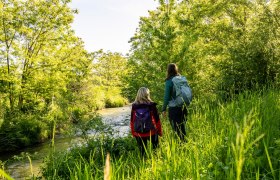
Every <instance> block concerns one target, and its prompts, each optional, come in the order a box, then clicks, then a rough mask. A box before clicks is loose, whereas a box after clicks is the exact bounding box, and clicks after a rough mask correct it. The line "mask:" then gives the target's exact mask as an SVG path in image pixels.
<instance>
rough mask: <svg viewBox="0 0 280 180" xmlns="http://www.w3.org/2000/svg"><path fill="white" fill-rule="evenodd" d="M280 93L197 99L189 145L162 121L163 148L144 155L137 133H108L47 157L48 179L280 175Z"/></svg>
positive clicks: (190, 118) (191, 112)
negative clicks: (118, 135)
mask: <svg viewBox="0 0 280 180" xmlns="http://www.w3.org/2000/svg"><path fill="white" fill-rule="evenodd" d="M279 119H280V92H279V90H269V91H261V92H255V93H244V94H242V95H239V96H238V97H236V98H235V100H233V101H232V102H229V103H218V102H214V103H205V102H203V101H200V100H196V101H194V102H193V104H192V106H191V107H190V108H189V115H188V122H187V130H188V134H187V139H188V142H187V143H181V142H180V141H179V140H178V138H177V137H176V136H175V135H174V134H173V132H172V131H171V128H170V125H169V122H168V120H167V119H162V123H163V132H164V135H163V137H162V138H161V139H160V140H161V142H160V145H161V146H160V148H159V149H157V151H156V152H154V153H148V155H147V157H145V158H141V157H140V156H139V152H138V149H137V146H136V144H135V141H134V139H133V138H131V137H126V138H121V139H115V140H113V139H112V138H110V136H108V137H106V136H104V137H103V138H102V141H90V142H89V143H88V144H87V145H86V146H82V147H74V148H72V150H71V151H69V152H67V153H65V152H64V153H62V154H52V156H50V157H51V158H48V160H47V161H46V164H45V167H44V169H43V176H44V177H45V178H46V179H53V178H55V179H103V175H104V174H103V168H104V164H105V158H106V154H107V152H109V153H110V155H111V161H110V162H111V165H110V172H111V174H110V176H111V179H279V177H280V131H279V128H280V121H279ZM148 151H149V150H148Z"/></svg>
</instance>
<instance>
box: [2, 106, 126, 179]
mask: <svg viewBox="0 0 280 180" xmlns="http://www.w3.org/2000/svg"><path fill="white" fill-rule="evenodd" d="M130 110H131V109H130V106H129V105H128V106H124V107H118V108H107V109H103V110H99V111H98V114H100V115H101V117H102V121H103V123H104V124H105V125H108V126H111V127H112V129H113V132H114V135H115V136H116V137H119V136H125V135H126V134H127V133H128V132H129V118H130ZM78 142H80V139H79V138H69V137H68V138H65V137H63V136H61V135H60V136H57V137H56V138H55V149H56V151H65V150H67V149H68V148H69V147H70V146H71V145H73V144H76V143H78ZM50 143H51V142H50V141H47V142H44V143H42V144H38V145H36V146H32V147H28V148H25V149H23V150H20V151H15V152H12V153H5V154H1V156H0V159H1V160H2V161H7V160H8V159H10V160H9V161H10V162H11V163H9V162H8V166H7V169H5V171H6V172H7V173H8V174H10V175H11V177H13V178H14V179H17V180H24V179H25V178H27V177H30V175H32V174H33V175H34V176H38V175H40V165H41V164H42V161H43V159H44V157H46V156H47V155H48V153H49V151H50ZM27 156H29V157H30V158H31V163H32V167H31V166H30V162H29V160H28V157H27ZM12 157H14V158H12ZM31 171H32V172H31Z"/></svg>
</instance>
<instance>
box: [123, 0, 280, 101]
mask: <svg viewBox="0 0 280 180" xmlns="http://www.w3.org/2000/svg"><path fill="white" fill-rule="evenodd" d="M160 2H161V3H160V6H159V7H158V8H157V9H156V10H154V11H150V13H149V16H148V17H143V18H141V20H140V23H139V28H138V30H137V31H136V33H135V35H134V36H133V37H132V38H131V45H132V50H131V54H130V57H129V66H130V68H131V70H130V71H129V72H130V73H129V74H128V77H127V81H128V83H129V85H128V86H127V89H126V91H127V92H128V94H129V98H130V99H131V98H133V96H134V95H135V93H136V92H137V89H138V88H139V87H140V86H147V87H148V88H150V89H151V91H152V92H153V93H152V94H154V97H155V100H156V101H162V96H163V90H162V89H163V88H162V87H163V83H164V79H165V76H166V75H165V72H166V67H167V64H169V63H171V62H172V63H176V64H177V65H178V66H179V69H180V71H181V74H183V75H186V76H187V78H188V80H189V81H190V85H191V86H192V87H193V90H194V95H195V96H197V97H201V98H206V99H209V100H215V99H217V98H218V99H219V98H223V99H227V98H229V97H230V96H232V95H233V94H238V93H240V92H242V91H244V90H253V89H254V88H255V86H256V85H257V86H259V87H262V86H265V85H266V83H267V82H269V83H274V84H276V85H279V73H278V72H279V71H280V66H279V61H280V56H279V52H280V51H279V49H278V48H277V47H279V42H280V41H279V35H280V34H279V17H280V14H279V12H280V11H279V8H280V6H279V3H277V1H269V2H267V1H246V0H245V1H215V2H214V1H210V0H205V1H198V0H195V1H177V2H176V1H168V2H163V1H160Z"/></svg>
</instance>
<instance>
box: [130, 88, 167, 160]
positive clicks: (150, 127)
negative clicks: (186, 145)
mask: <svg viewBox="0 0 280 180" xmlns="http://www.w3.org/2000/svg"><path fill="white" fill-rule="evenodd" d="M156 105H157V103H155V102H153V101H152V100H151V98H150V90H149V89H148V88H146V87H141V88H140V89H139V90H138V92H137V95H136V98H135V101H134V102H133V104H132V109H131V117H130V128H131V133H132V135H133V137H135V139H136V141H137V144H138V147H139V150H140V152H141V154H142V155H144V153H145V148H146V147H147V142H148V140H151V143H152V145H153V149H155V148H156V147H158V144H159V140H158V135H160V136H162V130H161V123H160V119H159V114H158V110H157V107H156Z"/></svg>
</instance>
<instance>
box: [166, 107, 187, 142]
mask: <svg viewBox="0 0 280 180" xmlns="http://www.w3.org/2000/svg"><path fill="white" fill-rule="evenodd" d="M187 115H188V111H187V108H185V107H169V108H168V117H169V121H170V124H171V126H172V129H173V130H174V131H175V132H176V134H177V135H178V136H179V137H180V139H181V140H185V136H186V134H187V133H186V128H185V122H186V121H187Z"/></svg>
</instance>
